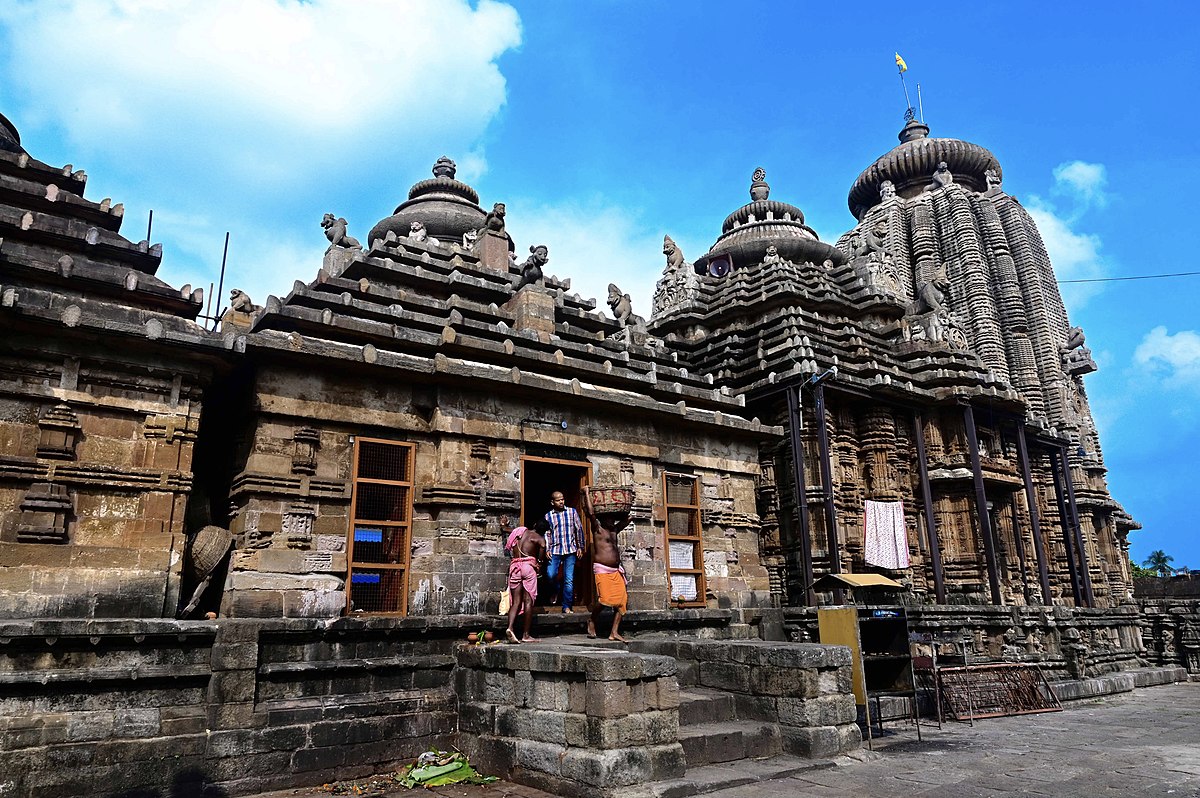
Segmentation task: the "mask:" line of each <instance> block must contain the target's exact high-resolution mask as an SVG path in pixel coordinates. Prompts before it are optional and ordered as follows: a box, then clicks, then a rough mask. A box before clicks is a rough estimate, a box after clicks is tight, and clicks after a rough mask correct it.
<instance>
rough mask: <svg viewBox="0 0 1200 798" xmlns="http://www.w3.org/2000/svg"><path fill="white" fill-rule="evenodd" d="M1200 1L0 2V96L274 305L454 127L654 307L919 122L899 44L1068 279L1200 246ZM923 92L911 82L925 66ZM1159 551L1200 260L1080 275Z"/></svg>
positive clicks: (1185, 435)
mask: <svg viewBox="0 0 1200 798" xmlns="http://www.w3.org/2000/svg"><path fill="white" fill-rule="evenodd" d="M1198 27H1200V11H1198V10H1197V8H1196V6H1195V5H1193V4H1190V3H1178V4H1166V3H1163V4H1148V5H1144V6H1141V7H1139V8H1138V9H1136V10H1135V9H1134V8H1132V7H1131V6H1130V5H1128V4H1126V3H1096V2H1092V3H1078V4H1071V3H1062V4H1049V3H1042V2H1039V3H1024V2H1010V3H1003V4H1001V3H954V4H949V3H945V4H938V3H925V4H904V3H878V4H871V3H856V4H848V3H846V4H840V3H800V2H792V3H778V4H767V3H753V2H745V3H738V4H732V3H728V2H689V3H668V2H636V3H635V2H629V3H617V2H592V3H587V2H570V3H566V2H558V1H557V0H539V1H536V2H535V1H532V0H531V1H530V2H513V3H511V4H502V3H495V2H479V3H466V2H459V1H458V0H413V1H412V2H400V0H362V1H361V2H354V3H349V2H346V3H335V2H331V1H330V0H313V1H312V2H306V3H298V2H294V1H290V0H289V1H288V2H277V0H236V2H235V0H209V2H204V3H198V2H197V3H191V4H188V3H166V2H161V0H120V2H117V1H116V0H80V1H79V2H49V1H47V0H39V2H36V3H33V2H25V0H7V1H6V2H5V3H3V4H0V113H3V114H5V115H6V116H8V117H9V118H10V119H11V120H12V121H13V122H14V123H15V124H16V125H17V127H18V128H19V130H20V131H21V135H22V142H23V143H24V144H25V146H26V148H27V149H28V150H29V151H30V152H31V153H32V154H33V155H34V156H35V157H37V158H40V159H42V160H45V161H49V162H52V163H67V162H71V163H74V164H75V165H76V166H77V167H82V168H84V169H86V170H87V172H88V174H89V175H90V180H89V192H88V193H89V196H90V197H92V198H93V199H100V198H102V197H105V196H111V197H113V200H114V202H124V203H125V206H126V209H127V211H126V226H125V228H124V230H123V232H125V234H126V235H127V236H129V237H130V238H132V239H134V240H137V239H140V238H142V237H144V236H145V224H146V216H147V213H148V211H149V209H151V208H153V209H154V211H155V216H154V218H155V224H154V231H153V239H154V240H155V241H161V242H162V243H163V244H164V247H165V250H166V254H165V257H164V265H163V268H162V271H161V272H160V274H161V276H163V277H164V279H166V280H168V281H170V282H172V283H174V284H176V285H181V284H183V283H192V284H193V285H203V286H205V287H206V288H207V286H208V284H209V282H210V281H215V280H216V277H217V271H218V269H219V266H220V258H221V244H222V241H223V238H224V233H225V231H226V230H229V231H231V233H232V237H231V245H230V260H229V270H228V274H227V278H226V290H227V291H228V289H229V288H231V287H240V288H244V289H245V290H247V291H248V292H249V293H250V295H251V296H252V297H253V298H254V300H255V301H257V302H259V303H261V302H262V301H263V300H264V299H265V297H266V294H268V293H274V294H278V295H284V294H286V293H287V291H288V290H289V289H290V286H291V284H292V282H293V281H294V280H296V279H301V280H305V281H307V280H310V279H312V278H313V276H314V275H315V274H316V271H317V269H318V268H319V266H320V259H321V253H322V251H323V250H324V248H325V244H326V242H325V240H324V239H323V237H322V235H321V229H320V227H319V222H320V219H321V216H322V214H323V213H325V212H327V211H332V212H334V213H336V214H337V215H339V216H345V217H346V218H347V219H348V220H349V223H350V231H351V233H352V234H354V235H358V236H359V237H365V234H366V231H367V230H369V229H370V227H371V226H372V225H373V224H374V223H375V222H376V221H378V220H379V219H380V218H383V217H384V216H387V215H388V214H390V213H391V212H392V210H393V208H394V207H395V206H396V205H397V204H399V203H400V202H401V201H402V200H403V199H405V197H406V196H407V190H408V187H409V186H410V185H411V184H412V183H414V182H416V181H417V180H420V179H423V178H425V177H428V176H429V169H430V167H431V166H432V164H433V162H434V160H436V158H437V157H438V156H440V155H443V154H446V155H449V156H451V157H452V158H454V159H455V160H456V161H457V162H458V164H459V177H460V178H463V179H466V180H467V181H468V182H470V183H471V184H472V185H474V186H475V187H476V188H477V189H478V190H479V192H480V194H481V196H482V200H483V202H484V203H485V204H490V203H491V202H495V201H506V202H507V204H508V209H509V219H510V224H509V229H510V231H511V232H512V234H513V236H514V238H515V239H516V242H517V244H518V246H519V247H522V248H524V247H526V246H528V245H530V244H534V243H545V244H547V245H549V247H550V256H551V263H550V271H551V272H553V273H555V274H558V275H559V276H560V277H570V278H572V281H573V289H574V290H578V291H579V292H580V293H581V294H583V295H584V296H592V297H602V296H603V295H604V293H605V286H606V285H607V284H608V283H609V282H610V281H612V282H616V283H617V284H618V285H620V286H621V287H622V289H623V290H625V291H627V292H629V293H630V294H632V295H633V298H634V304H635V310H636V311H637V312H639V313H642V314H643V315H647V314H648V311H649V304H650V295H651V292H652V289H653V284H654V281H655V280H656V279H657V277H658V275H659V273H660V271H661V268H662V265H663V258H662V255H661V247H662V237H663V235H664V234H670V235H671V236H672V238H674V239H675V240H676V241H677V242H679V244H680V246H681V248H682V249H683V251H684V252H685V254H686V255H687V256H688V257H689V258H695V257H697V256H699V255H700V254H702V253H703V252H704V251H705V250H706V249H707V248H708V246H709V245H710V244H711V243H712V242H713V240H714V239H715V238H716V236H717V234H718V233H719V232H720V224H721V221H722V220H723V219H724V218H725V216H726V215H727V214H728V213H729V212H730V211H732V210H734V209H735V208H737V207H738V206H740V205H741V204H743V203H744V202H745V201H746V199H747V190H748V187H749V182H750V174H751V172H753V170H754V168H755V167H757V166H762V167H764V168H765V169H766V171H767V180H768V182H769V183H770V184H771V186H772V196H773V197H777V198H779V199H783V200H786V201H789V202H792V203H794V204H796V205H798V206H800V207H801V208H802V209H803V210H804V211H805V214H806V216H807V220H808V223H809V224H810V225H811V226H812V227H814V228H815V229H816V230H817V231H818V233H820V235H821V237H822V238H823V239H826V240H831V239H836V237H837V236H838V235H840V234H841V233H842V232H844V231H845V230H847V229H849V227H851V225H852V223H853V220H852V218H851V216H850V214H849V212H848V210H847V209H846V193H847V191H848V189H849V187H850V185H851V183H852V182H853V180H854V178H855V176H856V175H857V174H858V173H859V172H860V171H861V170H862V169H864V168H865V167H866V166H868V165H869V164H870V163H871V162H872V161H873V160H874V159H875V158H876V157H878V156H879V155H880V154H882V153H883V152H885V151H886V150H888V149H890V148H891V147H892V146H893V145H895V143H896V137H895V136H896V133H897V131H898V130H899V128H900V126H901V124H902V119H901V115H902V113H903V111H904V100H903V95H902V94H901V91H900V85H899V81H898V79H897V76H896V70H895V67H894V63H893V52H895V51H899V52H900V53H901V54H902V55H903V56H904V58H905V59H906V61H907V62H908V65H909V68H910V71H909V72H908V75H907V77H908V79H909V89H910V91H915V86H916V83H917V82H918V81H919V82H920V83H921V87H922V93H923V96H924V106H925V119H926V121H927V123H928V124H929V125H930V127H931V128H932V131H933V132H932V135H935V136H947V137H955V138H962V139H967V140H970V141H973V142H975V143H978V144H981V145H983V146H985V147H988V148H989V149H991V150H992V152H994V153H995V154H996V156H997V157H998V158H999V160H1000V162H1001V164H1002V165H1003V167H1004V187H1005V189H1006V190H1007V191H1008V192H1009V193H1011V194H1014V195H1016V196H1017V197H1019V198H1020V199H1021V201H1022V202H1023V203H1024V204H1025V205H1026V207H1028V208H1030V209H1031V211H1032V212H1034V213H1035V214H1036V215H1037V218H1038V221H1039V224H1040V225H1041V227H1042V232H1043V235H1044V236H1045V238H1046V241H1047V245H1048V247H1049V249H1050V252H1051V256H1052V258H1053V259H1054V262H1055V266H1056V269H1057V270H1058V274H1059V277H1060V279H1063V280H1066V279H1080V278H1092V277H1104V276H1125V275H1139V274H1156V273H1161V272H1178V271H1196V270H1198V269H1200V265H1198V262H1200V259H1198V258H1197V257H1196V255H1195V254H1194V253H1195V251H1196V242H1197V238H1198V237H1200V225H1198V224H1197V221H1196V217H1195V216H1194V215H1193V214H1192V213H1191V211H1190V207H1191V204H1192V203H1191V201H1190V198H1191V197H1192V196H1193V195H1194V194H1195V193H1196V184H1197V178H1198V177H1200V173H1198V170H1197V163H1200V144H1198V143H1197V142H1198V137H1197V135H1196V131H1197V129H1198V128H1200V124H1198V123H1200V118H1198V117H1200V114H1197V111H1196V108H1195V104H1194V102H1193V98H1194V97H1195V93H1196V88H1195V87H1196V84H1197V79H1198V78H1200V68H1198V67H1200V63H1198V62H1200V57H1198V55H1197V52H1198V51H1200V48H1197V47H1196V45H1195V42H1194V34H1195V30H1196V29H1197V28H1198ZM914 99H915V94H914ZM1064 289H1065V290H1064V294H1065V295H1066V298H1067V303H1068V308H1069V310H1070V313H1071V318H1072V321H1073V322H1074V323H1076V324H1080V325H1082V326H1083V327H1084V329H1085V331H1086V332H1087V336H1088V344H1089V346H1091V348H1092V349H1093V352H1094V354H1095V357H1096V360H1097V362H1098V363H1099V364H1100V371H1099V372H1098V373H1097V374H1094V375H1091V376H1090V377H1088V379H1087V388H1088V392H1089V396H1090V399H1091V403H1092V408H1093V412H1094V413H1095V415H1096V417H1097V421H1098V423H1099V425H1100V429H1101V440H1102V443H1103V445H1104V451H1105V458H1106V461H1107V464H1108V466H1109V468H1110V475H1109V480H1110V485H1111V488H1112V492H1113V494H1114V496H1115V497H1116V498H1117V499H1118V501H1121V502H1122V503H1123V504H1124V505H1125V507H1126V508H1127V509H1128V510H1129V511H1130V512H1131V513H1132V514H1133V515H1134V517H1135V518H1137V519H1138V520H1139V521H1141V522H1142V523H1143V524H1144V525H1145V529H1144V530H1143V531H1141V532H1137V533H1135V535H1134V537H1133V553H1134V557H1135V558H1136V559H1138V560H1141V559H1142V558H1144V557H1145V555H1146V554H1147V553H1148V552H1149V551H1150V550H1152V549H1159V548H1161V549H1164V550H1166V551H1167V552H1168V553H1169V554H1171V555H1173V556H1174V557H1175V561H1176V565H1184V564H1187V565H1191V566H1193V567H1198V568H1200V536H1197V535H1195V534H1194V533H1193V530H1194V528H1195V527H1196V521H1195V516H1194V515H1193V514H1192V511H1191V510H1192V508H1191V504H1192V502H1193V501H1194V499H1195V496H1196V493H1197V491H1196V485H1195V479H1196V476H1197V474H1198V469H1197V467H1196V464H1195V453H1196V452H1197V451H1198V450H1200V401H1198V400H1200V316H1198V314H1197V312H1196V308H1197V306H1198V305H1200V277H1192V278H1181V279H1176V280H1146V281H1139V282H1117V283H1092V284H1085V285H1075V286H1064Z"/></svg>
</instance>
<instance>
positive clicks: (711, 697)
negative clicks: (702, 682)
mask: <svg viewBox="0 0 1200 798" xmlns="http://www.w3.org/2000/svg"><path fill="white" fill-rule="evenodd" d="M679 742H680V744H681V745H683V753H684V755H685V756H686V757H687V766H688V771H689V772H690V771H691V770H693V769H694V768H698V767H701V766H703V765H715V764H720V763H721V762H735V761H737V760H739V759H748V758H753V757H769V756H775V755H777V754H779V753H781V752H782V751H783V745H782V741H781V739H780V735H779V726H778V725H777V724H774V723H765V722H763V721H757V720H738V719H737V713H736V709H735V707H734V700H733V695H732V694H730V693H726V692H722V691H720V690H713V689H709V688H705V687H691V688H688V689H687V690H680V691H679Z"/></svg>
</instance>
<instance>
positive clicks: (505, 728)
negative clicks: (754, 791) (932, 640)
mask: <svg viewBox="0 0 1200 798" xmlns="http://www.w3.org/2000/svg"><path fill="white" fill-rule="evenodd" d="M457 662H458V671H457V674H456V682H455V684H456V689H457V692H458V696H459V716H460V725H459V747H460V748H461V749H462V750H464V751H465V752H467V753H468V755H469V756H470V757H471V758H472V761H474V762H475V764H476V766H477V767H480V768H482V769H483V770H485V771H487V772H490V773H495V774H496V775H499V776H501V777H503V778H506V779H509V780H512V781H516V782H518V783H521V784H527V785H529V786H533V787H537V788H539V789H544V790H549V791H550V792H553V793H555V794H557V795H563V796H574V795H580V796H584V795H586V796H609V795H618V794H620V795H627V794H629V792H630V789H629V788H632V787H638V788H639V789H640V790H642V791H643V792H644V794H646V795H674V796H681V795H690V794H694V793H696V792H703V791H706V790H707V789H710V788H709V787H704V788H702V787H701V785H703V784H710V783H711V784H718V785H721V784H724V783H725V776H723V775H721V773H724V771H721V772H720V773H717V774H714V773H711V772H707V771H705V772H701V771H704V769H705V768H711V767H714V766H719V765H723V764H726V763H729V762H737V761H743V760H747V759H751V758H754V759H760V758H763V757H773V756H777V755H780V754H789V755H791V756H790V757H788V758H786V759H784V760H781V761H782V762H783V763H784V764H785V765H786V768H785V769H792V768H795V767H799V765H796V764H795V762H797V761H801V760H796V757H797V756H799V757H808V758H820V757H829V756H835V755H837V754H840V753H845V752H846V751H850V750H853V749H855V748H857V747H858V746H859V744H860V742H861V738H860V735H859V732H858V727H857V726H856V725H855V723H854V699H853V697H852V695H851V694H850V656H849V652H848V651H847V650H846V649H844V648H839V647H835V646H822V645H816V644H804V643H767V642H764V641H760V640H697V639H694V638H683V637H678V636H676V637H666V636H664V637H657V638H656V637H643V638H640V639H637V640H633V641H631V642H630V644H629V647H628V650H624V649H618V648H614V647H613V644H611V643H609V642H608V641H601V642H596V641H589V640H586V639H583V640H580V639H578V638H575V639H572V638H564V639H560V640H558V641H556V642H542V643H534V644H522V645H519V646H517V645H506V644H500V645H492V646H487V647H464V648H462V649H460V650H459V652H458V654H457ZM681 685H686V687H687V690H686V691H685V692H684V693H682V694H681V692H680V686H681ZM706 774H707V775H706ZM718 776H720V777H719V778H718ZM744 777H745V774H741V775H739V776H738V777H737V779H734V780H733V781H731V782H730V783H744V782H743V781H739V780H738V779H742V778H744ZM717 788H719V787H711V789H717ZM639 794H641V793H639Z"/></svg>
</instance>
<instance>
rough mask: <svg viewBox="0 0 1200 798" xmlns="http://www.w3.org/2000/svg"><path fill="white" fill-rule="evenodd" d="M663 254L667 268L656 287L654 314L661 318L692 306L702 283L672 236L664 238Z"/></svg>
mask: <svg viewBox="0 0 1200 798" xmlns="http://www.w3.org/2000/svg"><path fill="white" fill-rule="evenodd" d="M662 251H663V254H664V255H666V256H667V266H666V268H665V269H663V276H662V277H661V278H660V279H659V281H658V283H656V284H655V286H654V301H653V305H652V306H651V307H652V310H651V312H652V314H653V315H654V316H661V315H662V314H663V313H667V312H668V311H671V310H673V309H675V308H677V307H681V306H683V305H688V304H691V303H692V302H693V301H694V300H695V298H696V293H697V291H699V286H700V281H699V278H698V277H697V276H696V272H695V271H694V270H693V269H692V267H691V266H690V265H689V264H688V263H687V261H686V260H685V259H684V257H683V251H682V250H681V249H680V248H679V245H678V244H676V243H675V241H674V240H673V239H672V238H671V237H670V236H663V250H662Z"/></svg>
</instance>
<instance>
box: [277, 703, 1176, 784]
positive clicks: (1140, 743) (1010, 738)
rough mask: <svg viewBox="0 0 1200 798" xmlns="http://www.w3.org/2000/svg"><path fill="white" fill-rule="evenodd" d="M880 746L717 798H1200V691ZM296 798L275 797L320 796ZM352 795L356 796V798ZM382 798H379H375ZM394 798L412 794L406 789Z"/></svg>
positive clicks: (927, 731) (925, 731)
mask: <svg viewBox="0 0 1200 798" xmlns="http://www.w3.org/2000/svg"><path fill="white" fill-rule="evenodd" d="M897 728H898V731H897V732H896V733H895V734H892V735H889V736H887V737H885V738H883V739H877V740H876V748H875V751H873V752H867V751H866V749H865V748H864V749H863V751H862V753H861V754H859V755H856V756H854V757H843V758H842V759H840V760H838V763H837V766H836V767H832V768H825V769H821V770H810V771H805V772H803V773H801V774H800V775H797V776H793V777H792V778H787V779H780V780H778V781H770V782H763V783H758V784H753V785H747V786H745V787H737V788H734V789H729V790H722V791H720V792H715V793H709V795H710V796H711V798H782V797H783V796H813V798H895V796H906V798H916V797H917V796H920V797H921V798H985V797H987V798H991V797H993V796H1012V795H1028V796H1054V798H1109V797H1110V796H1111V797H1112V798H1116V797H1117V796H1122V797H1124V796H1136V798H1143V797H1144V798H1157V797H1158V796H1163V797H1164V798H1165V797H1166V796H1170V798H1200V684H1179V685H1170V686H1165V687H1151V688H1145V689H1141V690H1137V691H1136V692H1134V693H1132V694H1125V695H1123V696H1116V697H1110V698H1107V699H1103V700H1101V701H1098V702H1094V703H1084V704H1075V705H1069V706H1068V708H1067V709H1066V710H1065V711H1063V712H1053V713H1047V714H1042V715H1025V716H1021V717H1012V718H992V719H988V720H981V721H978V722H976V724H975V725H974V726H973V727H972V726H968V725H967V724H965V723H953V722H950V723H947V724H945V726H944V727H943V728H942V730H941V731H939V730H938V729H937V728H936V726H929V727H927V728H926V727H924V726H923V727H922V735H923V737H924V740H923V741H922V742H917V739H916V735H915V734H914V733H913V731H912V727H911V726H909V727H904V726H899V727H897ZM322 793H325V794H328V791H327V790H321V789H320V788H316V789H310V790H294V791H293V790H289V791H285V792H280V793H271V796H272V798H274V796H305V797H306V798H307V796H314V795H320V794H322ZM343 794H345V793H343ZM349 794H354V793H353V792H351V793H349ZM374 794H376V795H378V794H380V793H374ZM385 794H387V795H404V794H410V793H408V791H407V790H399V791H396V792H392V791H389V792H387V793H385ZM422 794H424V795H430V794H432V795H437V796H440V797H444V798H548V796H547V794H546V793H542V792H538V791H537V790H532V789H529V788H527V787H519V786H516V785H511V784H504V783H500V784H495V785H491V786H488V787H442V788H440V789H438V790H431V791H428V792H423V793H422Z"/></svg>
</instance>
